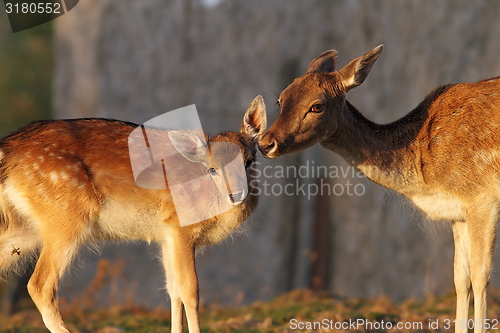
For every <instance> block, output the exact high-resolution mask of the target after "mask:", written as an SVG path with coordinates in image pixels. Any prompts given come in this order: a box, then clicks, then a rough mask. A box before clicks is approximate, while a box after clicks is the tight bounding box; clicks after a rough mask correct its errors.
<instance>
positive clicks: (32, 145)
mask: <svg viewBox="0 0 500 333" xmlns="http://www.w3.org/2000/svg"><path fill="white" fill-rule="evenodd" d="M248 114H251V115H253V116H252V117H246V119H253V120H254V121H256V123H248V122H244V123H243V125H242V131H241V132H240V133H235V132H224V133H221V134H219V135H217V136H215V137H214V138H208V137H207V140H208V142H209V143H210V142H216V141H227V142H231V143H233V144H235V145H237V146H238V147H239V148H240V150H241V154H242V156H243V159H244V163H247V162H248V161H250V162H251V161H254V160H255V155H256V148H255V142H256V140H257V139H258V138H259V137H260V135H262V132H263V131H264V130H265V127H264V128H262V129H260V130H257V131H253V129H255V128H258V127H259V126H261V125H262V124H261V123H258V121H259V120H260V121H262V122H264V123H265V106H264V103H263V100H262V98H261V97H260V96H258V97H257V98H256V99H255V100H254V102H252V104H251V105H250V107H249V109H248V110H247V115H248ZM255 115H256V116H255ZM136 127H137V125H136V124H132V123H127V122H122V121H118V120H107V119H75V120H55V121H39V122H34V123H32V124H30V125H28V126H26V127H23V128H21V129H20V130H17V131H15V132H14V133H12V134H10V135H9V136H7V137H5V138H4V139H2V140H1V141H0V209H1V211H0V271H2V272H6V271H9V270H12V269H15V268H16V266H19V263H21V262H22V259H33V258H36V257H38V261H37V264H36V267H35V270H34V273H33V275H32V277H31V279H30V281H29V284H28V291H29V293H30V295H31V297H32V299H33V301H34V302H35V304H36V306H37V307H38V309H39V311H40V313H41V314H42V317H43V320H44V323H45V325H46V326H47V328H48V329H49V330H50V331H51V332H52V333H62V332H68V330H67V329H66V327H65V325H64V323H63V321H62V318H61V315H60V312H59V309H58V305H57V288H58V283H59V280H60V279H61V277H62V275H63V273H64V271H65V269H66V268H67V267H68V265H69V264H70V263H71V261H72V260H73V258H74V256H75V255H76V253H77V252H78V250H79V249H80V247H82V246H84V245H88V244H91V245H95V244H98V243H100V242H104V241H122V240H126V241H128V240H146V241H148V242H158V243H160V245H161V248H162V258H163V263H164V267H165V272H166V276H167V289H168V292H169V294H170V298H171V302H172V332H176V333H180V332H181V331H182V306H183V305H184V308H185V311H186V316H187V319H188V326H189V331H190V332H191V333H197V332H199V322H198V314H197V308H198V282H197V277H196V270H195V266H194V254H195V249H196V247H199V246H205V245H209V244H214V243H217V242H219V241H221V240H222V239H224V238H225V237H227V236H228V235H229V234H230V233H231V232H233V231H234V230H235V229H237V228H238V227H239V226H240V225H241V224H242V223H243V222H244V221H245V220H246V219H248V218H249V217H250V215H251V214H252V212H253V211H254V209H255V207H256V205H257V200H258V197H257V195H256V192H255V191H253V192H250V194H249V195H248V196H247V197H246V199H245V200H244V201H243V202H240V203H238V204H237V205H236V204H235V205H234V206H233V207H232V208H231V209H230V210H228V211H226V212H224V213H222V214H220V215H218V216H215V217H213V218H209V219H207V220H204V221H201V222H198V223H194V224H190V225H188V226H185V227H180V225H179V220H178V218H177V215H176V209H175V207H174V204H173V202H172V197H171V195H170V191H169V189H163V190H162V189H154V190H151V189H145V188H141V187H138V186H137V185H136V183H135V180H134V177H133V174H132V169H131V162H130V156H129V150H128V136H129V134H130V133H131V132H132V131H133V130H134V129H135V128H136ZM208 147H210V144H209V145H208ZM177 158H180V155H179V157H177ZM220 158H221V156H220V155H219V157H218V156H213V155H211V160H212V161H217V160H218V159H220ZM222 158H223V156H222ZM249 165H250V163H249ZM246 171H247V176H248V177H247V178H245V179H244V181H248V182H251V181H252V179H253V177H254V176H255V174H254V173H255V170H253V169H252V168H251V167H248V168H247V170H246ZM173 172H176V171H175V170H173ZM180 172H184V173H186V172H189V170H180ZM248 187H249V188H250V186H248ZM214 189H215V186H213V187H210V184H208V185H207V187H206V188H205V189H204V190H205V191H207V192H206V196H204V197H200V200H204V199H205V197H210V195H209V194H210V191H211V190H214ZM193 209H195V207H193ZM38 253H39V256H38Z"/></svg>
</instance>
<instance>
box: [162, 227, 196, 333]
mask: <svg viewBox="0 0 500 333" xmlns="http://www.w3.org/2000/svg"><path fill="white" fill-rule="evenodd" d="M166 238H167V241H166V244H165V250H166V252H167V253H164V256H165V258H167V260H168V262H167V264H168V267H166V269H169V270H170V272H168V273H167V279H168V278H169V277H170V279H171V280H172V281H173V285H170V288H172V290H173V295H171V297H172V298H171V300H172V332H176V333H177V331H174V330H178V332H179V333H180V332H182V305H184V309H185V311H186V318H187V322H188V328H189V332H190V333H199V332H200V323H199V319H198V302H199V295H198V277H197V275H196V267H195V244H194V243H193V241H192V240H191V237H190V235H189V232H186V231H185V230H184V229H183V228H179V227H170V228H168V234H167V237H166ZM164 260H165V259H164ZM167 288H169V283H168V282H167ZM169 293H170V289H169Z"/></svg>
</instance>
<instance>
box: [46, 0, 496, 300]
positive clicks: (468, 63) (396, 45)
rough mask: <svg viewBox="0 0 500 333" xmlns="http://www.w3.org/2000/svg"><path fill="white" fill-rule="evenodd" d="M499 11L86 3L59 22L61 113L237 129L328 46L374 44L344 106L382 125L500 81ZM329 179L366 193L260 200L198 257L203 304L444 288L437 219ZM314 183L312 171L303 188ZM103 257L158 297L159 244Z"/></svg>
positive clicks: (446, 264) (443, 232) (347, 4)
mask: <svg viewBox="0 0 500 333" xmlns="http://www.w3.org/2000/svg"><path fill="white" fill-rule="evenodd" d="M499 12H500V2H498V1H488V0H478V1H474V2H471V1H467V0H443V1H439V2H435V1H417V0H413V1H406V0H404V1H390V0H383V1H369V0H343V1H340V0H337V1H319V0H316V1H311V0H307V1H306V0H297V1H286V0H275V1H259V0H246V1H243V0H238V1H228V0H225V1H221V2H220V3H218V4H217V5H215V6H208V7H207V6H206V5H203V4H202V3H200V2H198V1H197V0H184V1H180V0H173V1H160V0H141V1H135V0H86V1H81V2H80V3H79V5H78V6H77V7H76V8H75V9H74V10H72V11H71V12H69V13H68V14H66V15H64V16H63V17H61V18H60V19H58V20H56V21H55V26H56V28H55V34H56V42H55V51H56V72H55V84H54V106H55V113H56V116H57V117H58V118H73V117H111V118H118V119H124V120H130V121H135V122H137V123H142V122H144V121H146V120H148V119H150V118H152V117H154V116H156V115H159V114H162V113H164V112H167V111H170V110H173V109H176V108H179V107H182V106H185V105H188V104H193V103H194V104H196V106H197V109H198V112H199V114H200V117H201V119H202V125H203V127H204V128H205V130H206V131H208V132H209V133H211V134H214V133H216V132H218V131H220V130H238V129H239V124H240V121H241V118H242V115H243V112H244V111H245V110H246V108H247V106H248V104H249V103H250V102H251V100H252V99H253V97H255V96H256V95H258V94H261V95H263V97H264V98H265V100H266V102H267V106H268V117H269V124H270V123H271V122H272V121H273V120H274V119H275V117H276V110H277V108H276V106H275V105H274V102H275V100H276V96H277V95H278V94H279V92H280V91H281V90H282V89H283V88H284V87H286V86H287V85H288V84H289V83H290V82H291V81H292V80H293V78H294V77H296V76H299V75H301V74H302V73H303V71H304V70H305V68H306V66H307V64H308V63H309V61H310V60H312V59H313V58H314V57H316V56H317V55H319V54H320V53H321V52H322V51H324V50H326V49H331V48H334V49H336V50H337V51H338V52H339V62H338V66H339V67H340V66H343V65H345V64H346V63H347V62H348V61H350V60H351V59H352V58H354V57H357V56H360V55H362V54H364V53H365V52H367V51H368V50H370V49H371V48H372V47H374V46H376V45H378V44H380V43H383V44H385V46H386V48H385V50H384V53H383V54H382V56H381V57H380V59H379V60H378V62H377V64H376V65H375V66H374V68H373V70H372V73H371V74H370V76H369V77H368V79H367V80H366V82H365V83H364V84H363V85H362V86H361V87H359V88H357V89H355V90H354V91H352V92H351V93H350V94H349V100H350V101H351V102H352V103H353V104H354V105H355V106H356V107H358V108H359V109H360V110H361V111H362V112H363V113H364V114H365V115H366V116H367V117H368V118H370V119H372V120H374V121H377V122H389V121H393V120H395V119H397V118H399V117H401V116H403V115H404V114H406V113H407V112H409V111H410V110H411V109H412V108H413V107H415V106H416V105H417V104H418V102H419V101H421V100H422V99H423V98H424V97H425V95H426V94H427V93H428V92H430V91H431V90H432V89H433V88H435V87H436V86H438V85H441V84H445V83H449V82H459V81H475V80H480V79H483V78H487V77H492V76H497V75H500V59H499V57H498V54H500V43H499V42H498V41H499V40H500V21H499V20H498V13H499ZM260 161H261V162H262V164H261V165H260V167H261V168H263V167H266V166H269V167H270V168H272V169H268V170H276V169H277V168H278V167H279V166H289V167H292V168H293V167H295V168H298V167H299V166H300V165H305V164H307V163H312V162H313V161H314V163H315V165H325V166H331V165H337V166H339V167H343V168H346V164H345V162H343V161H341V159H340V158H339V157H338V156H337V155H335V154H334V153H332V152H330V151H327V150H323V149H321V148H320V147H313V148H311V149H309V150H307V151H305V152H302V153H300V154H294V155H290V156H287V157H284V158H282V159H279V160H273V161H268V160H266V161H263V160H262V158H261V159H260ZM351 176H352V175H351ZM264 180H266V179H265V177H263V178H262V181H264ZM268 181H269V182H271V183H272V184H281V185H284V184H288V183H290V182H295V181H296V180H295V179H292V178H287V179H283V178H278V177H273V178H272V179H269V180H268ZM327 181H328V182H330V183H331V184H344V185H345V184H346V182H347V181H350V182H351V183H353V184H362V186H363V188H365V193H364V194H363V195H361V196H356V195H354V196H349V195H346V194H344V195H330V196H327V197H313V198H309V199H310V200H309V199H308V198H307V196H304V195H302V194H301V193H299V195H297V196H286V195H268V196H266V195H263V196H262V200H261V205H260V207H259V209H258V211H257V212H256V214H255V215H254V217H253V218H252V219H251V221H250V223H249V225H250V227H249V229H248V232H247V236H244V237H236V238H235V239H234V240H229V241H226V242H224V243H223V244H222V245H217V246H214V247H211V248H209V249H207V250H205V253H204V255H202V256H199V257H198V259H197V263H198V272H199V276H200V287H201V297H202V299H203V300H205V301H209V302H221V303H225V304H236V303H238V302H241V301H243V302H249V301H253V300H256V299H266V298H269V297H272V296H275V295H279V294H281V293H283V292H286V291H288V290H290V289H293V288H307V287H311V286H314V287H316V288H318V289H322V288H326V289H328V290H329V291H331V292H333V293H335V294H341V295H346V296H373V295H379V294H387V295H389V296H390V297H392V298H394V299H396V300H400V299H403V298H406V297H410V296H416V297H421V296H424V295H427V294H429V293H442V292H444V291H448V290H450V289H452V288H453V280H452V257H453V247H452V237H451V232H450V228H449V226H447V225H446V223H442V222H438V223H434V222H428V221H425V220H424V219H423V218H422V217H421V216H420V214H419V213H417V212H415V211H414V210H413V209H412V208H411V207H410V206H409V205H408V204H407V203H405V202H404V200H403V199H401V198H400V197H399V196H398V195H396V194H394V193H393V192H390V191H387V190H385V189H382V188H380V187H379V186H377V185H374V184H371V183H369V182H368V181H366V180H364V179H359V178H357V177H354V178H352V177H351V178H349V176H348V177H343V176H342V177H338V178H337V177H333V178H332V177H330V178H329V179H328V180H327ZM316 182H318V179H315V178H314V177H305V178H304V179H299V183H298V184H306V185H308V184H311V183H316ZM325 235H326V236H325ZM150 250H151V251H150ZM102 252H103V255H104V256H105V257H108V258H111V259H110V260H116V259H117V258H119V257H120V256H121V257H123V258H125V260H126V261H127V264H128V266H127V268H125V269H124V271H123V276H124V278H123V279H122V280H121V281H120V283H119V286H120V288H123V289H127V290H128V292H129V293H130V294H133V295H135V296H134V297H135V298H136V300H137V301H138V302H139V303H141V304H143V305H146V306H156V305H157V304H158V303H161V302H164V301H162V297H163V293H162V292H158V289H159V288H161V286H162V273H161V270H160V269H159V268H158V267H159V265H158V263H157V262H155V260H154V259H152V258H154V256H152V255H150V254H148V252H153V253H154V248H148V246H146V245H144V244H134V245H125V246H123V245H122V246H116V245H113V246H107V247H104V249H103V251H102ZM97 259H98V257H97V256H90V258H88V259H86V260H85V261H83V264H82V265H81V266H82V267H81V268H80V269H79V270H77V271H76V272H77V273H76V274H73V277H72V279H71V280H70V281H71V282H68V284H67V285H66V287H65V288H64V290H65V292H64V293H63V296H65V297H68V298H71V297H74V295H76V294H78V293H80V292H83V291H84V290H85V286H86V285H87V284H88V281H89V280H90V279H91V278H92V276H93V274H95V270H96V261H97ZM313 276H314V278H312V277H313ZM498 278H499V277H497V278H496V280H498ZM313 281H315V282H313ZM103 298H105V297H103Z"/></svg>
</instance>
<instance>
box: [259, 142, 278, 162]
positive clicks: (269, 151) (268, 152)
mask: <svg viewBox="0 0 500 333" xmlns="http://www.w3.org/2000/svg"><path fill="white" fill-rule="evenodd" d="M277 148H278V144H277V143H276V141H275V140H273V141H271V143H270V144H268V145H265V146H262V145H259V150H260V152H261V153H262V155H264V156H265V157H269V158H272V157H273V152H274V150H276V149H277Z"/></svg>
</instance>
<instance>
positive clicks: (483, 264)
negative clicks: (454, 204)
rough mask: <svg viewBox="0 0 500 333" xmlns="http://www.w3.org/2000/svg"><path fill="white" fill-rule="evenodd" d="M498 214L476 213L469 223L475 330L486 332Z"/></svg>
mask: <svg viewBox="0 0 500 333" xmlns="http://www.w3.org/2000/svg"><path fill="white" fill-rule="evenodd" d="M496 219H497V216H488V214H474V216H469V217H468V220H467V223H468V229H469V236H470V242H471V247H470V249H471V255H470V276H471V281H472V290H473V292H474V332H475V333H482V332H485V331H486V329H485V327H488V324H491V323H488V322H487V321H486V319H487V312H486V301H487V299H486V298H487V288H488V284H489V282H490V276H491V267H492V264H493V253H494V246H495V236H496V230H495V229H496V228H495V224H496Z"/></svg>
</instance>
